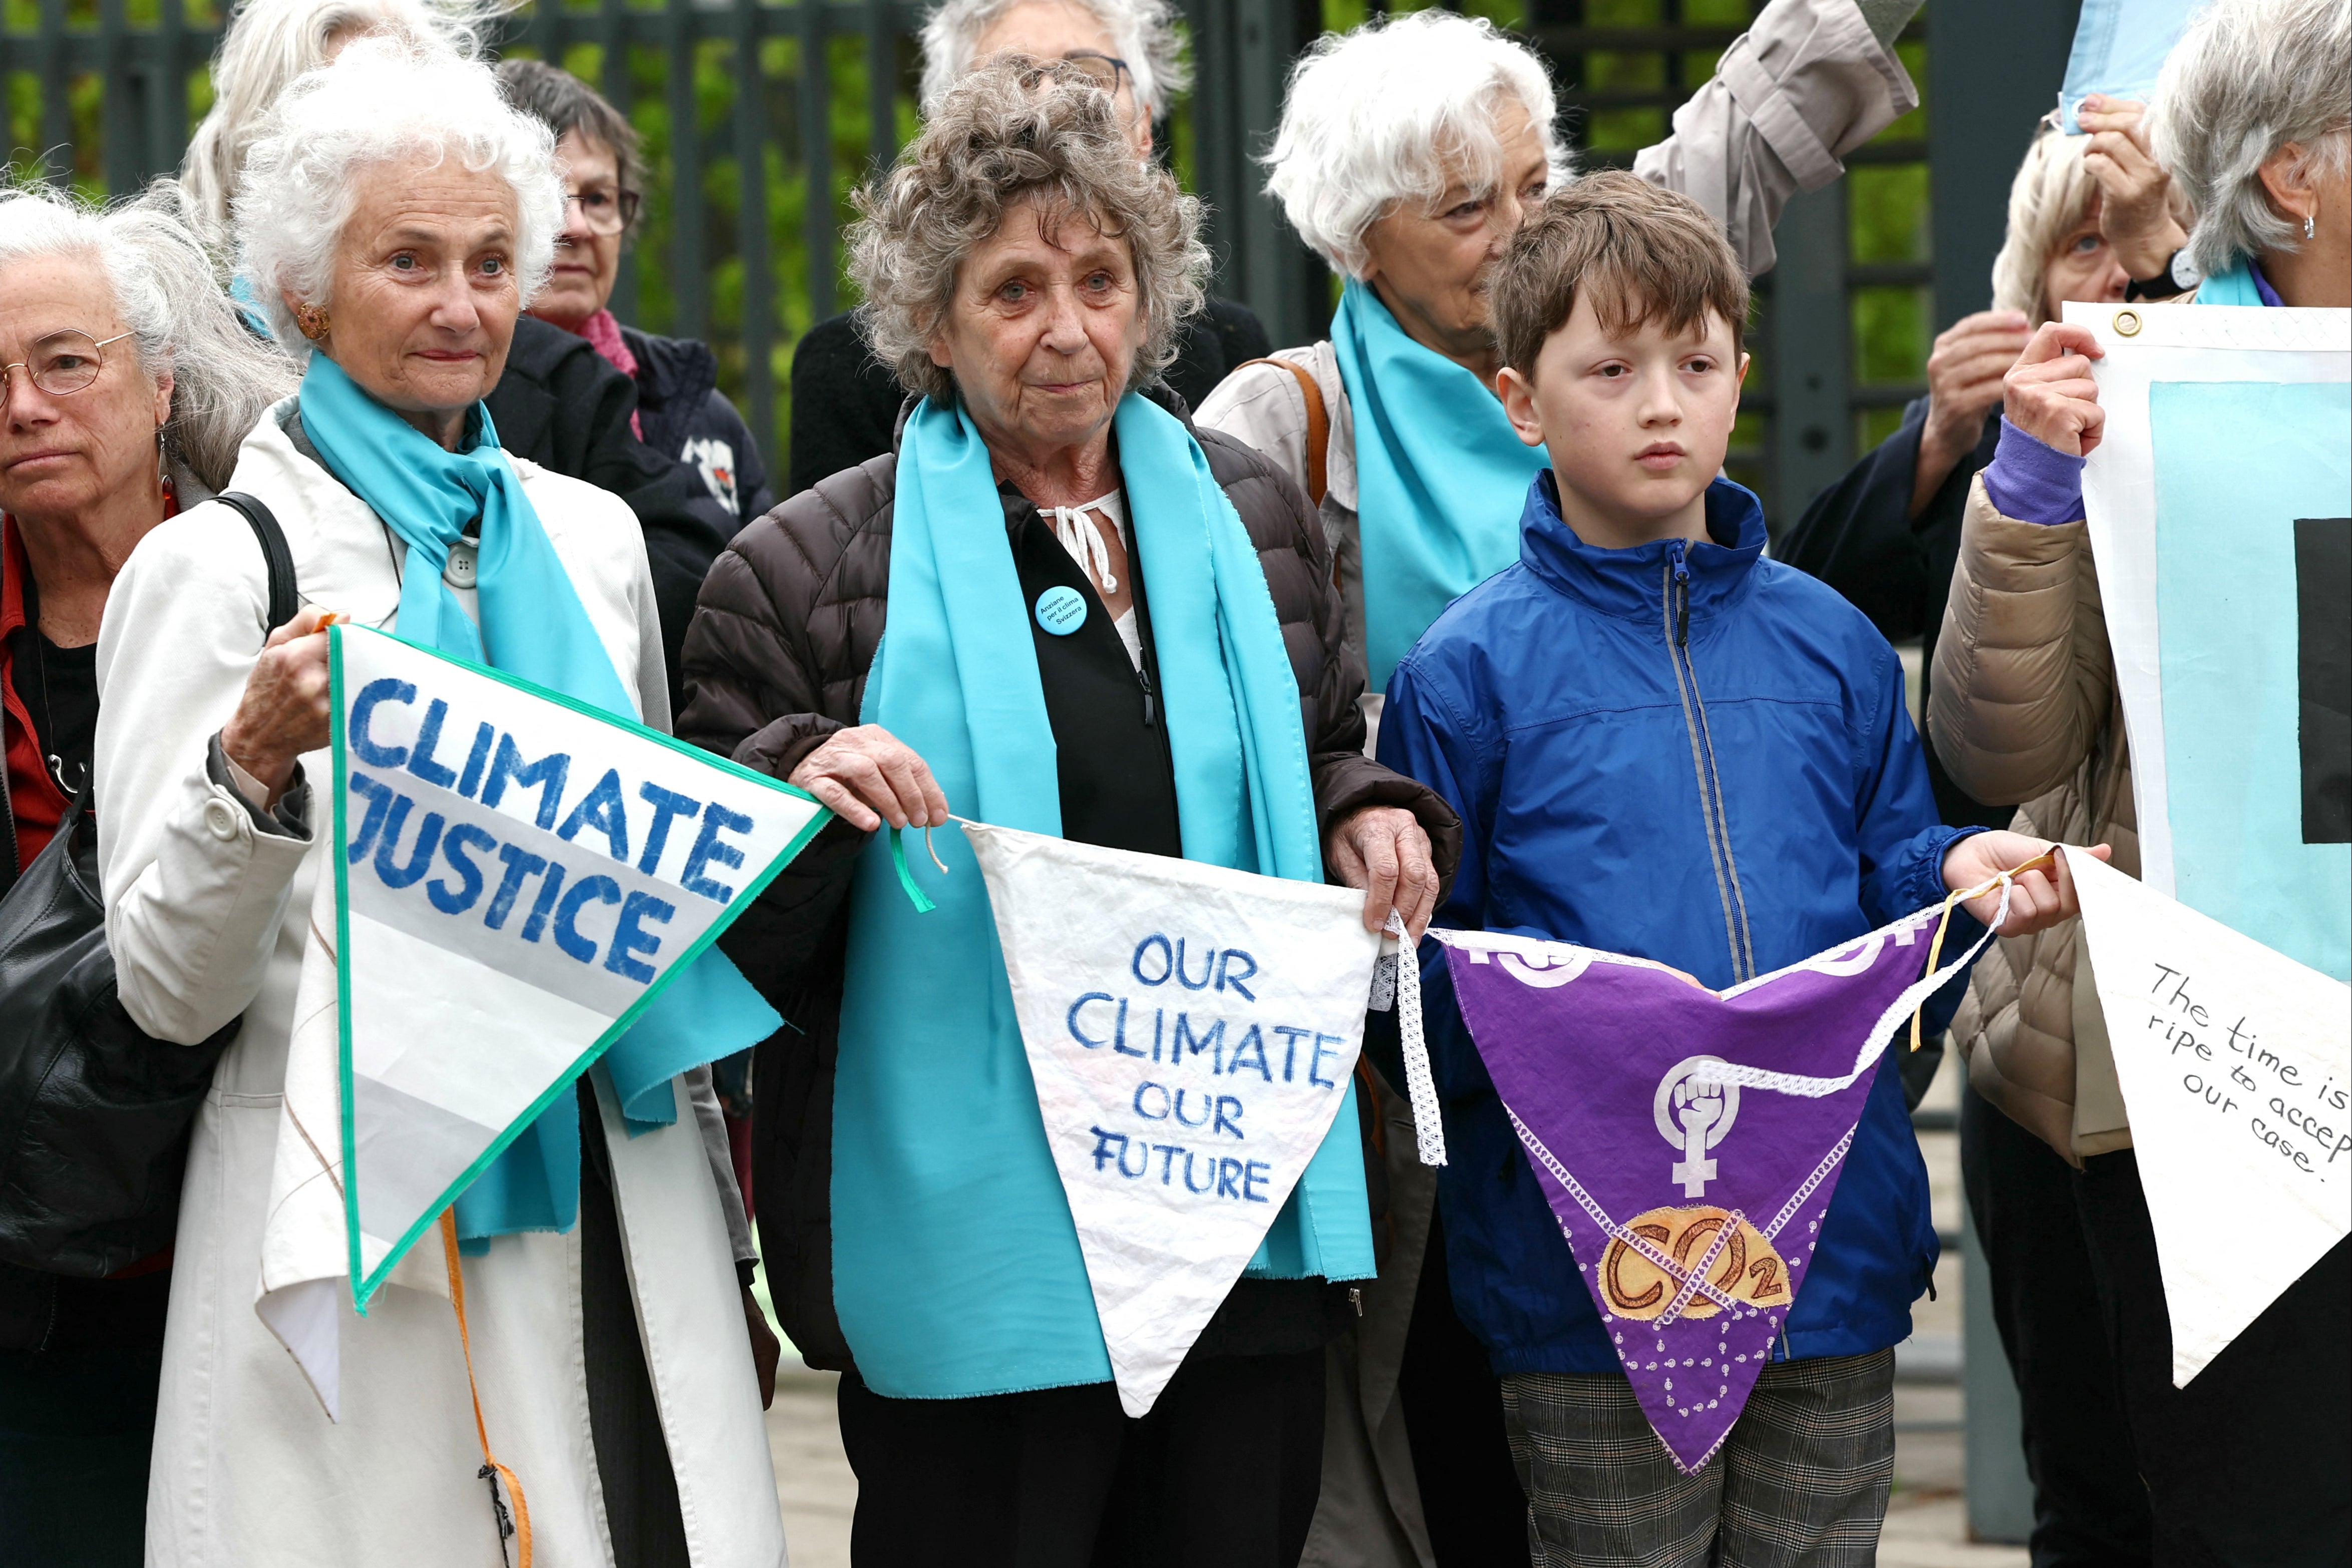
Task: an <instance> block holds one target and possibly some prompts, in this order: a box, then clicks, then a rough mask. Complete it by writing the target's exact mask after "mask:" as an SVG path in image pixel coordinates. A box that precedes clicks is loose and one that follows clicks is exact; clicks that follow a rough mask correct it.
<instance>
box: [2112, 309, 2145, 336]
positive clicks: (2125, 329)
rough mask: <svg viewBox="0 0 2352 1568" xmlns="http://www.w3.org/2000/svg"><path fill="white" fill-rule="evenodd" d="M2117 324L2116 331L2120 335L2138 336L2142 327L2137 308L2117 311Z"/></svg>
mask: <svg viewBox="0 0 2352 1568" xmlns="http://www.w3.org/2000/svg"><path fill="white" fill-rule="evenodd" d="M2115 326H2116V335H2117V336H2118V337H2124V338H2137V337H2138V336H2139V329H2140V319H2139V312H2138V311H2137V310H2118V311H2116V315H2115Z"/></svg>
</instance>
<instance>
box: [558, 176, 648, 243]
mask: <svg viewBox="0 0 2352 1568" xmlns="http://www.w3.org/2000/svg"><path fill="white" fill-rule="evenodd" d="M644 200H645V198H644V197H642V196H640V195H639V194H638V193H636V192H635V191H620V190H612V189H609V188H607V187H604V186H602V185H596V186H591V187H590V188H589V189H587V190H585V191H566V192H564V193H563V210H564V211H565V212H567V213H568V212H570V211H571V210H572V207H573V206H574V205H577V206H578V207H579V209H580V221H581V223H582V224H583V225H585V226H586V228H587V230H588V232H589V233H590V234H594V235H616V234H620V233H622V232H624V231H625V230H626V229H627V228H628V226H629V225H631V224H634V223H635V222H636V221H637V209H638V207H639V206H640V205H642V204H643V203H644Z"/></svg>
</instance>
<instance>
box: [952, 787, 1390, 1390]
mask: <svg viewBox="0 0 2352 1568" xmlns="http://www.w3.org/2000/svg"><path fill="white" fill-rule="evenodd" d="M964 831H965V833H966V834H968V835H969V836H970V838H971V844H972V850H973V852H974V853H975V854H976V855H977V856H978V857H979V860H980V866H981V871H982V874H983V875H985V876H986V878H987V879H988V894H989V903H990V905H991V907H992V910H993V911H994V914H995V917H996V929H997V936H998V938H999V940H1000V941H1001V943H1002V944H1003V949H1004V967H1005V971H1006V974H1007V975H1008V976H1009V977H1010V978H1011V980H1012V986H1013V1005H1014V1008H1015V1009H1016V1011H1017V1012H1018V1014H1019V1017H1020V1022H1021V1038H1022V1042H1023V1044H1024V1046H1025V1047H1026V1049H1027V1051H1028V1057H1029V1068H1030V1072H1031V1074H1032V1075H1033V1076H1034V1079H1035V1080H1036V1084H1037V1103H1038V1108H1039V1109H1040V1110H1041V1111H1042V1112H1043V1113H1044V1115H1045V1137H1046V1141H1047V1142H1048V1143H1049V1144H1050V1145H1052V1146H1053V1151H1054V1163H1055V1167H1056V1168H1057V1169H1058V1170H1059V1171H1060V1172H1061V1176H1062V1190H1063V1191H1064V1193H1065V1194H1066V1195H1067V1197H1068V1198H1069V1202H1070V1215H1071V1218H1073V1220H1075V1221H1076V1226H1077V1232H1078V1246H1079V1249H1080V1250H1081V1251H1082V1252H1083V1253H1084V1255H1085V1257H1086V1263H1087V1281H1088V1282H1089V1283H1090V1285H1091V1286H1092V1287H1093V1291H1094V1299H1095V1312H1096V1314H1097V1317H1099V1318H1100V1320H1101V1322H1102V1332H1103V1340H1104V1343H1106V1344H1107V1345H1108V1347H1109V1351H1110V1363H1111V1371H1112V1374H1113V1375H1114V1377H1115V1378H1116V1379H1117V1381H1118V1396H1119V1403H1120V1405H1121V1406H1123V1407H1124V1408H1125V1409H1126V1411H1127V1413H1128V1414H1129V1416H1141V1415H1143V1414H1144V1413H1145V1412H1147V1411H1149V1410H1150V1408H1151V1406H1152V1402H1153V1401H1154V1400H1156V1399H1158V1398H1159V1396H1160V1390H1161V1389H1162V1388H1163V1387H1165V1386H1166V1385H1167V1383H1168V1379H1169V1378H1170V1377H1171V1376H1172V1375H1174V1374H1175V1371H1176V1368H1177V1366H1178V1364H1180V1363H1181V1362H1182V1361H1183V1359H1184V1355H1185V1353H1186V1352H1187V1351H1189V1350H1191V1349H1192V1342H1193V1341H1194V1340H1196V1339H1198V1338H1199V1337H1200V1333H1201V1331H1202V1328H1204V1327H1206V1326H1207V1324H1208V1322H1209V1319H1210V1317H1211V1316H1212V1315H1213V1314H1214V1313H1215V1312H1216V1310H1217V1307H1218V1304H1219V1303H1220V1302H1222V1301H1223V1300H1224V1299H1225V1295H1226V1293H1227V1292H1228V1291H1231V1290H1232V1289H1233V1286H1234V1281H1235V1280H1237V1279H1239V1278H1240V1277H1241V1274H1242V1270H1244V1269H1245V1268H1246V1267H1248V1265H1249V1261H1250V1258H1251V1256H1252V1255H1253V1254H1254V1253H1255V1252H1256V1251H1257V1249H1258V1246H1259V1244H1260V1243H1261V1242H1262V1241H1263V1240H1264V1239H1265V1233H1266V1228H1267V1227H1268V1226H1270V1225H1271V1224H1272V1223H1273V1221H1274V1218H1275V1216H1276V1214H1278V1213H1280V1212H1281V1210H1282V1206H1283V1204H1284V1203H1285V1202H1286V1201H1287V1200H1288V1198H1289V1197H1290V1194H1291V1190H1292V1188H1294V1187H1295V1186H1297V1183H1298V1179H1299V1177H1300V1176H1301V1175H1302V1174H1303V1173H1304V1172H1305V1171H1306V1169H1307V1162H1308V1161H1309V1160H1311V1159H1312V1158H1313V1157H1314V1155H1315V1152H1316V1150H1317V1148H1318V1147H1319V1146H1320V1145H1321V1144H1322V1142H1323V1139H1324V1135H1325V1134H1327V1133H1328V1132H1329V1131H1330V1128H1331V1121H1332V1117H1333V1115H1334V1114H1335V1113H1337V1112H1338V1110H1339V1106H1340V1104H1341V1103H1343V1102H1344V1100H1345V1099H1346V1092H1347V1086H1348V1075H1349V1073H1350V1072H1351V1071H1354V1070H1355V1065H1356V1057H1357V1053H1358V1051H1360V1049H1361V1047H1362V1044H1363V1032H1364V1006H1365V1001H1366V998H1368V997H1369V996H1370V991H1371V980H1372V964H1373V961H1374V960H1375V959H1376V958H1377V957H1378V956H1379V954H1380V947H1381V938H1380V937H1379V936H1377V935H1375V934H1374V933H1372V932H1370V931H1367V930H1365V929H1364V923H1363V907H1364V898H1363V894H1360V893H1356V892H1352V891H1350V890H1349V889H1346V888H1337V887H1327V886H1323V885H1320V884H1318V883H1303V882H1287V881H1283V880H1280V879H1278V878H1275V877H1266V876H1255V875H1252V874H1250V873H1246V872H1238V871H1229V870H1226V869H1224V868H1223V867H1220V866H1211V865H1201V864H1198V863H1196V862H1191V861H1181V860H1172V859H1169V858H1167V857H1165V856H1160V855H1144V854H1133V853H1129V852H1125V851H1121V850H1106V849H1097V848H1095V847H1093V846H1091V845H1087V844H1075V843H1070V842H1068V841H1065V840H1062V839H1054V838H1046V837H1043V836H1041V835H1039V834H1036V833H1024V832H1018V831H1013V830H1012V829H1007V828H992V827H985V826H982V825H981V824H979V823H965V824H964Z"/></svg>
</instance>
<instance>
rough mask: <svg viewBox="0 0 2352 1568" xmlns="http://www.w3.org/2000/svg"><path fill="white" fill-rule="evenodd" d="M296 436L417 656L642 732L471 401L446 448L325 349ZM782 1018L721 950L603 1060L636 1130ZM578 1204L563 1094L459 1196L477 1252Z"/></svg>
mask: <svg viewBox="0 0 2352 1568" xmlns="http://www.w3.org/2000/svg"><path fill="white" fill-rule="evenodd" d="M301 410H302V430H303V434H306V435H308V436H309V437H310V443H311V444H312V445H314V446H315V447H317V448H318V451H319V455H320V457H322V458H324V459H325V460H326V465H327V467H328V469H329V471H330V472H331V473H332V474H333V475H334V476H335V477H336V478H338V479H340V480H341V481H342V482H343V483H344V484H345V485H347V486H350V487H351V489H352V493H353V494H355V495H357V496H358V497H359V498H360V499H361V500H362V501H364V502H366V503H367V505H368V507H369V509H370V510H372V511H373V512H374V513H375V515H376V516H377V517H381V518H383V521H384V525H385V526H386V527H387V528H391V529H392V531H393V532H394V533H395V534H397V535H399V536H400V538H401V541H402V542H403V543H404V544H405V545H407V547H408V559H407V561H406V563H405V564H404V568H403V570H402V573H401V580H400V612H399V617H398V619H397V620H396V621H395V622H394V632H395V633H396V634H397V635H398V636H399V637H400V638H401V640H402V641H404V642H406V643H415V644H416V645H417V646H418V647H421V648H434V649H437V650H439V651H440V652H442V653H449V654H454V655H455V656H457V657H458V658H461V659H468V660H471V661H473V662H474V663H476V664H487V665H489V666H490V667H492V668H494V669H499V670H504V671H506V672H507V673H508V674H515V675H520V676H521V677H523V678H524V679H525V680H529V681H536V682H537V683H538V684H540V685H543V686H547V687H550V688H551V689H553V690H555V691H559V692H562V693H564V694H565V695H569V696H572V697H577V698H578V699H580V700H581V701H583V702H585V703H591V704H593V705H594V706H597V707H600V708H603V709H604V711H605V712H607V713H609V714H612V715H613V716H614V717H616V718H622V719H626V720H630V721H632V722H634V721H635V719H636V716H637V714H636V707H635V704H634V703H632V702H631V701H630V698H629V693H628V689H627V688H626V687H625V686H624V685H622V684H621V677H620V675H619V674H618V673H617V672H616V671H615V670H614V668H613V659H612V655H611V654H610V653H607V652H605V649H604V640H603V639H602V638H600V637H599V636H597V634H596V628H595V627H594V625H593V623H591V622H590V621H589V619H588V612H587V611H586V610H585V609H584V608H583V607H582V605H581V603H580V595H579V594H578V593H577V592H575V591H573V589H572V578H571V575H570V574H569V573H568V572H566V571H565V570H563V562H562V559H560V558H559V557H558V556H557V555H556V553H555V546H554V545H553V544H552V543H551V542H550V541H549V539H548V537H547V530H546V529H545V528H542V527H541V525H540V520H539V513H538V512H537V511H535V510H534V509H533V508H532V507H531V504H530V497H528V496H526V495H525V494H524V493H523V487H522V480H521V479H520V477H519V476H517V475H516V473H515V471H514V466H513V465H512V464H510V463H509V462H508V461H507V455H506V454H505V453H504V452H502V451H500V450H499V437H498V432H497V430H496V429H495V428H494V427H493V426H492V424H491V423H490V411H489V410H488V408H486V407H484V406H482V405H480V404H476V405H475V407H474V411H473V413H472V414H471V415H470V416H469V420H470V422H471V423H472V424H473V426H474V431H475V435H474V439H473V441H472V442H471V443H470V444H469V445H468V447H467V450H466V451H464V452H445V451H443V450H442V448H441V447H440V445H439V444H437V443H436V442H434V441H432V440H430V439H428V438H427V437H426V436H425V435H424V434H422V433H421V432H419V431H418V430H416V429H415V427H414V426H412V425H410V424H409V423H407V422H406V421H404V420H403V419H402V418H400V416H399V415H397V414H395V413H393V412H392V411H391V410H390V409H388V408H386V407H384V406H383V404H382V403H380V402H376V401H375V399H373V398H372V397H370V396H369V395H368V394H367V393H366V392H362V391H361V390H360V388H359V386H358V384H357V383H356V382H353V381H352V379H351V377H349V376H347V375H345V374H344V373H343V371H342V370H341V367H340V366H338V365H337V364H336V363H335V362H334V361H332V360H330V359H328V358H327V357H326V356H325V355H324V354H313V355H311V356H310V369H309V371H307V372H305V374H304V375H303V377H302V392H301ZM475 517H480V518H481V520H482V528H481V544H480V556H479V559H478V562H477V566H476V576H475V583H476V591H477V594H478V606H479V609H480V612H481V618H482V622H481V627H480V629H479V630H477V629H476V628H475V625H474V622H473V621H472V620H470V619H469V618H468V617H467V614H466V612H465V610H464V608H463V607H461V606H460V605H459V604H458V602H457V596H456V595H455V594H453V593H451V592H450V591H449V589H448V585H447V584H446V583H445V582H443V581H442V580H441V573H442V570H443V569H444V568H445V567H446V565H447V564H448V560H449V549H450V547H451V546H452V545H454V544H455V543H457V539H458V538H459V536H460V535H461V533H462V532H463V530H464V528H465V526H466V524H467V523H468V522H469V521H471V520H472V519H473V518H475ZM781 1022H782V1019H778V1018H777V1016H776V1014H775V1011H774V1009H772V1008H770V1007H769V1006H768V1005H767V1003H766V1002H764V1001H762V1000H761V998H760V995H759V993H758V992H756V991H754V990H753V989H752V988H751V985H750V983H749V982H747V981H746V980H745V979H744V978H743V977H742V976H741V975H740V974H739V973H737V972H736V969H735V967H734V966H733V965H732V964H730V963H729V962H728V961H727V959H726V958H725V957H724V956H722V955H721V954H720V953H719V950H718V949H717V948H715V947H713V948H710V949H708V950H707V951H705V952H704V953H703V954H702V956H700V957H698V958H697V959H696V960H695V961H694V963H693V964H692V965H691V966H689V967H688V969H687V970H686V972H685V973H683V974H681V975H679V976H677V977H676V978H675V979H673V980H672V981H671V982H670V983H669V985H668V986H667V988H665V989H664V990H663V991H662V992H661V994H660V995H659V996H657V997H656V998H654V1003H653V1006H652V1007H650V1008H648V1009H646V1012H645V1014H644V1015H643V1016H642V1017H641V1018H640V1019H638V1020H637V1022H636V1024H635V1026H634V1027H633V1028H631V1029H630V1030H629V1031H628V1033H626V1034H625V1035H623V1036H622V1037H621V1038H620V1039H619V1040H615V1041H614V1043H613V1045H612V1047H611V1049H609V1050H608V1051H605V1052H604V1057H603V1059H602V1060H603V1063H604V1067H605V1068H606V1070H607V1071H609V1072H610V1074H611V1076H612V1085H613V1089H614V1093H615V1095H616V1097H617V1098H618V1099H619V1100H620V1102H621V1109H622V1114H623V1115H624V1116H625V1118H626V1119H627V1121H628V1123H629V1124H630V1130H631V1132H632V1133H635V1132H640V1131H648V1130H650V1129H651V1128H653V1127H655V1126H660V1125H664V1124H668V1123H672V1122H675V1121H676V1120H677V1100H676V1098H675V1096H673V1095H672V1094H671V1092H670V1087H669V1081H670V1080H671V1079H672V1078H674V1077H676V1076H677V1074H678V1073H680V1072H684V1071H687V1070H688V1068H692V1067H696V1066H699V1065H700V1064H701V1063H703V1062H706V1061H713V1060H715V1059H717V1058H719V1057H721V1056H726V1055H729V1054H730V1053H732V1052H734V1051H740V1050H741V1049H743V1048H744V1047H745V1046H749V1045H751V1044H754V1043H756V1042H757V1041H759V1040H763V1039H765V1038H766V1037H767V1036H768V1035H770V1034H772V1033H773V1032H774V1031H775V1030H776V1028H777V1026H778V1025H779V1024H780V1023H781ZM579 1208H580V1110H579V1103H578V1102H577V1101H576V1100H575V1099H573V1097H572V1096H571V1095H569V1094H562V1095H559V1096H557V1097H556V1099H555V1100H554V1101H552V1102H551V1103H550V1104H549V1105H548V1108H547V1109H546V1110H544V1111H542V1112H541V1113H540V1115H539V1118H538V1120H537V1121H535V1122H533V1123H532V1124H531V1125H530V1127H529V1128H527V1129H526V1130H525V1131H524V1132H523V1133H522V1134H521V1135H520V1136H519V1137H517V1138H516V1139H515V1141H514V1142H513V1143H511V1144H509V1145H507V1148H506V1151H505V1152H504V1153H503V1154H501V1155H499V1157H498V1159H497V1160H496V1161H494V1162H493V1163H492V1164H491V1166H490V1167H489V1169H488V1170H486V1171H484V1172H483V1173H482V1175H481V1176H480V1177H479V1178H478V1179H477V1180H476V1181H475V1183H474V1185H473V1186H470V1187H468V1188H467V1189H466V1191H465V1192H464V1193H463V1194H461V1195H460V1196H459V1197H458V1199H457V1233H458V1235H459V1237H460V1238H461V1239H463V1240H464V1241H465V1242H466V1243H467V1244H468V1250H478V1249H479V1247H480V1246H486V1245H488V1238H490V1237H492V1236H505V1235H510V1234H512V1233H514V1232H517V1231H523V1230H569V1229H571V1228H572V1221H573V1220H574V1219H575V1218H578V1215H579Z"/></svg>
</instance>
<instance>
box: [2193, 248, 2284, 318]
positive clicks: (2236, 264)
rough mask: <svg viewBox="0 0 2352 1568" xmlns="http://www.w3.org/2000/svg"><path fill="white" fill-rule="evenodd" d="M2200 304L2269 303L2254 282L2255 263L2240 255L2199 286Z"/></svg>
mask: <svg viewBox="0 0 2352 1568" xmlns="http://www.w3.org/2000/svg"><path fill="white" fill-rule="evenodd" d="M2195 303H2197V304H2199V305H2254V306H2262V305H2268V304H2269V303H2270V301H2269V300H2267V299H2265V298H2263V291H2262V289H2261V288H2260V287H2257V286H2256V284H2255V282H2254V267H2253V263H2252V261H2250V260H2249V259H2248V258H2246V257H2245V256H2240V257H2239V258H2238V259H2237V260H2235V261H2233V262H2231V264H2230V265H2229V267H2227V268H2225V269H2223V270H2222V271H2220V272H2217V273H2215V274H2214V275H2213V276H2212V277H2209V278H2207V279H2205V281H2204V282H2202V283H2200V284H2199V285H2198V286H2197V298H2196V300H2195Z"/></svg>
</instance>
